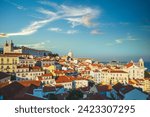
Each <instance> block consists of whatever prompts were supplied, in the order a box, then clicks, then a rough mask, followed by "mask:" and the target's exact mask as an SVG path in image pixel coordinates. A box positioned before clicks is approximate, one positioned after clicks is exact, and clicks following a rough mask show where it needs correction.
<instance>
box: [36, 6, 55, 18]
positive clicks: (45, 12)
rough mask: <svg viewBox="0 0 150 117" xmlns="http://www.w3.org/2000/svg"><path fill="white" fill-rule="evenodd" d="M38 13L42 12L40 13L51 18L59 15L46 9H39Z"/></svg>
mask: <svg viewBox="0 0 150 117" xmlns="http://www.w3.org/2000/svg"><path fill="white" fill-rule="evenodd" d="M37 11H38V12H40V13H42V14H45V15H47V16H51V17H54V16H56V15H57V14H56V13H55V12H53V11H50V10H46V9H44V8H39V9H37Z"/></svg>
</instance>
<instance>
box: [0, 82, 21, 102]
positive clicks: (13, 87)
mask: <svg viewBox="0 0 150 117" xmlns="http://www.w3.org/2000/svg"><path fill="white" fill-rule="evenodd" d="M23 88H24V86H23V85H21V84H20V83H18V82H13V83H11V84H9V85H6V86H4V87H2V88H0V95H3V96H4V99H6V100H7V99H13V97H14V96H15V95H16V94H17V93H18V92H19V91H21V90H22V89H23Z"/></svg>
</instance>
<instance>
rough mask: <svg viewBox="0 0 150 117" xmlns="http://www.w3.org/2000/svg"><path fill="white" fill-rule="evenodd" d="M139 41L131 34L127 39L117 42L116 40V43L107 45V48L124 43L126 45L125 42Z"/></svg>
mask: <svg viewBox="0 0 150 117" xmlns="http://www.w3.org/2000/svg"><path fill="white" fill-rule="evenodd" d="M137 40H138V39H135V38H133V36H132V35H131V34H130V33H128V34H127V37H126V38H122V39H116V40H114V42H112V43H107V44H106V45H107V46H113V45H116V44H123V43H125V42H129V41H137Z"/></svg>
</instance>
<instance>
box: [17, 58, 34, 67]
mask: <svg viewBox="0 0 150 117" xmlns="http://www.w3.org/2000/svg"><path fill="white" fill-rule="evenodd" d="M35 63H36V62H35V60H34V59H33V58H30V57H19V64H18V65H20V66H30V67H33V66H35Z"/></svg>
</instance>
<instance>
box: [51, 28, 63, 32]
mask: <svg viewBox="0 0 150 117" xmlns="http://www.w3.org/2000/svg"><path fill="white" fill-rule="evenodd" d="M48 30H50V31H53V32H61V31H62V29H60V28H48Z"/></svg>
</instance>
